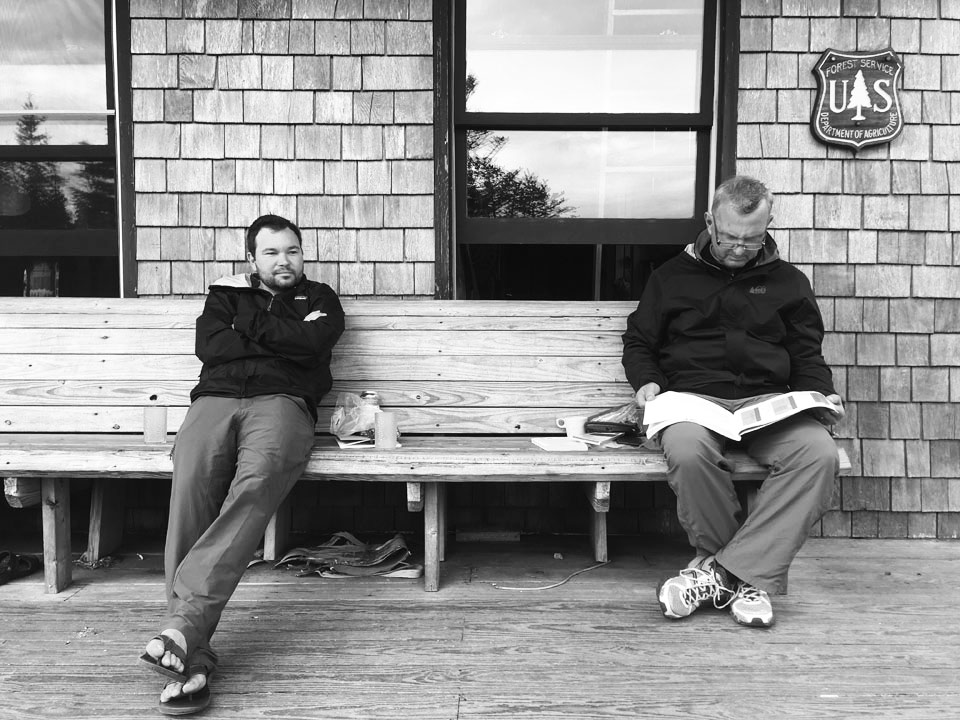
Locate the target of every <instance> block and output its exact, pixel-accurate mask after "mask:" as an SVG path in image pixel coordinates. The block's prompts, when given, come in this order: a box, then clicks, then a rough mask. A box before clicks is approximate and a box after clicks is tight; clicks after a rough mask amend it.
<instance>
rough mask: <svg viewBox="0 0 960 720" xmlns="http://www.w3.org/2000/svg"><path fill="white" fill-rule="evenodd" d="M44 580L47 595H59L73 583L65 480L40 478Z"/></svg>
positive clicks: (68, 503)
mask: <svg viewBox="0 0 960 720" xmlns="http://www.w3.org/2000/svg"><path fill="white" fill-rule="evenodd" d="M40 492H41V495H42V497H43V499H42V501H41V507H42V509H41V516H42V521H43V577H44V581H45V582H46V586H47V592H48V593H58V592H60V591H61V590H64V589H65V588H67V587H68V586H69V585H70V583H71V582H72V580H73V565H72V562H73V557H72V556H71V554H70V484H69V482H68V481H67V480H66V478H43V484H42V486H41V491H40Z"/></svg>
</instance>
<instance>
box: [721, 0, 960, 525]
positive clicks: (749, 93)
mask: <svg viewBox="0 0 960 720" xmlns="http://www.w3.org/2000/svg"><path fill="white" fill-rule="evenodd" d="M741 7H742V19H741V26H740V31H741V48H742V54H741V58H740V93H739V103H738V107H739V117H740V126H739V128H738V132H737V139H738V152H737V156H738V157H737V169H738V171H739V172H743V173H748V174H752V175H756V176H757V177H760V178H763V179H764V180H766V181H767V182H768V183H769V184H770V186H771V189H772V190H773V191H774V192H775V193H777V196H778V197H777V201H776V204H775V207H774V216H775V220H774V225H775V228H776V229H775V235H776V237H777V240H778V242H779V243H780V245H781V247H782V249H783V252H784V255H785V256H786V258H787V259H788V260H790V261H792V262H794V263H796V264H798V265H799V266H800V267H801V268H802V269H803V270H804V272H806V274H807V275H808V277H810V278H811V280H812V282H813V286H814V290H815V291H816V293H817V295H818V296H819V297H820V299H821V307H822V310H823V313H824V319H825V321H826V324H827V329H828V338H827V341H826V353H827V358H828V360H829V361H830V363H831V364H832V365H833V367H834V370H835V374H836V378H837V383H838V387H839V388H840V390H841V393H842V394H843V395H844V396H845V398H846V399H847V408H848V413H849V414H848V418H847V419H846V420H845V422H844V423H843V425H842V426H841V428H840V433H841V435H842V436H843V438H844V439H843V440H842V442H843V444H844V445H845V446H846V447H847V449H848V451H849V452H850V455H851V459H852V460H853V462H854V471H855V474H856V475H857V476H854V477H849V478H844V479H843V480H842V485H841V489H840V492H839V493H838V496H837V498H836V503H835V509H834V510H832V511H830V512H829V513H828V514H827V516H826V517H824V519H823V520H822V521H821V523H820V527H819V528H817V532H820V533H822V534H823V535H827V536H854V537H951V538H956V537H960V479H958V478H960V385H958V383H960V369H958V367H957V366H958V364H960V363H958V359H960V195H957V193H956V188H958V187H960V92H958V91H960V60H958V51H960V0H941V1H940V2H937V0H913V1H909V0H897V1H896V2H894V1H892V0H890V1H888V0H844V1H841V0H820V1H817V0H805V1H803V0H793V1H791V0H781V1H767V2H764V1H761V0H745V1H744V2H743V3H742V5H741ZM888 46H892V47H893V49H894V50H895V51H896V52H897V53H898V54H899V55H900V57H901V59H902V60H903V63H904V72H903V83H902V89H901V93H900V98H901V103H902V106H903V114H904V119H905V127H904V130H903V133H902V134H901V135H900V137H898V138H897V139H895V140H894V141H893V142H892V143H891V144H889V145H880V146H875V147H872V148H866V149H864V150H861V151H860V152H859V153H858V154H857V155H856V156H854V155H853V154H852V153H851V152H850V151H849V150H846V149H840V148H834V147H830V148H828V147H827V146H825V145H821V144H820V143H818V142H817V141H816V140H814V138H813V136H812V135H811V133H810V130H809V120H810V112H811V108H812V107H813V103H814V98H815V95H816V80H815V78H814V76H813V74H812V73H811V69H812V68H813V66H814V64H815V63H816V61H817V59H818V58H819V56H820V54H821V53H822V52H823V51H824V50H826V49H827V48H828V47H829V48H833V49H836V50H878V49H882V48H885V47H888ZM951 188H953V190H954V192H953V193H952V194H951V192H950V190H951Z"/></svg>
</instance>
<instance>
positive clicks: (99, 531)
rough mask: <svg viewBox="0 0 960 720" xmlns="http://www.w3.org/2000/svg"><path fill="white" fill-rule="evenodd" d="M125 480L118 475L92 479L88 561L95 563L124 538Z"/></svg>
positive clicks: (110, 551)
mask: <svg viewBox="0 0 960 720" xmlns="http://www.w3.org/2000/svg"><path fill="white" fill-rule="evenodd" d="M122 482H123V481H122V480H119V479H117V478H99V479H97V480H94V482H93V492H92V494H91V496H90V531H89V534H88V537H87V551H86V552H85V553H84V554H83V558H84V560H86V561H87V562H88V563H92V562H96V561H97V560H100V559H101V558H104V557H106V556H107V555H109V554H110V553H112V552H114V551H115V550H116V549H117V548H118V547H120V541H121V540H122V538H123V499H122V498H123V495H122V494H121V493H122V492H123V487H122Z"/></svg>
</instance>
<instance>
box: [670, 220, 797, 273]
mask: <svg viewBox="0 0 960 720" xmlns="http://www.w3.org/2000/svg"><path fill="white" fill-rule="evenodd" d="M709 245H710V232H709V231H708V230H702V231H701V232H700V234H699V235H697V239H696V240H694V241H693V242H692V243H690V244H689V245H687V246H686V247H685V248H684V249H683V251H684V252H685V253H686V254H687V255H689V256H690V257H691V258H692V259H694V260H696V261H697V262H701V263H703V264H705V265H709V266H710V267H714V268H718V269H725V268H723V267H722V266H720V265H719V264H718V263H717V262H716V260H714V259H713V258H712V256H711V255H710V250H709ZM779 259H780V248H779V247H777V242H776V240H774V239H773V236H772V235H770V233H767V234H766V237H765V242H764V244H763V247H762V248H761V249H760V253H759V255H758V256H757V258H756V259H755V260H753V261H751V262H749V263H747V265H745V266H744V267H743V268H741V270H749V269H750V268H754V267H759V266H761V265H769V264H770V263H772V262H774V261H776V260H779Z"/></svg>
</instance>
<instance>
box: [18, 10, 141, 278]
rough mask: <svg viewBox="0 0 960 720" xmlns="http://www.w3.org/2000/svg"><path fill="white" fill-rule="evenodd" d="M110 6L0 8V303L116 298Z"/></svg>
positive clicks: (116, 215)
mask: <svg viewBox="0 0 960 720" xmlns="http://www.w3.org/2000/svg"><path fill="white" fill-rule="evenodd" d="M112 5H113V3H112V2H111V0H10V1H9V2H5V3H4V7H3V10H2V11H0V77H2V78H3V82H2V83H0V258H2V263H0V295H7V296H10V295H33V296H51V295H63V296H101V297H115V296H118V295H119V294H120V288H121V269H120V265H121V262H120V259H121V253H120V247H119V232H118V227H119V225H120V223H119V217H120V209H119V202H118V183H117V176H118V173H117V157H118V153H117V114H116V92H115V87H116V83H115V80H114V77H115V75H114V68H115V59H114V52H113V36H114V31H113V28H114V18H113V9H112ZM128 84H129V83H128ZM128 154H129V153H128Z"/></svg>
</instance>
